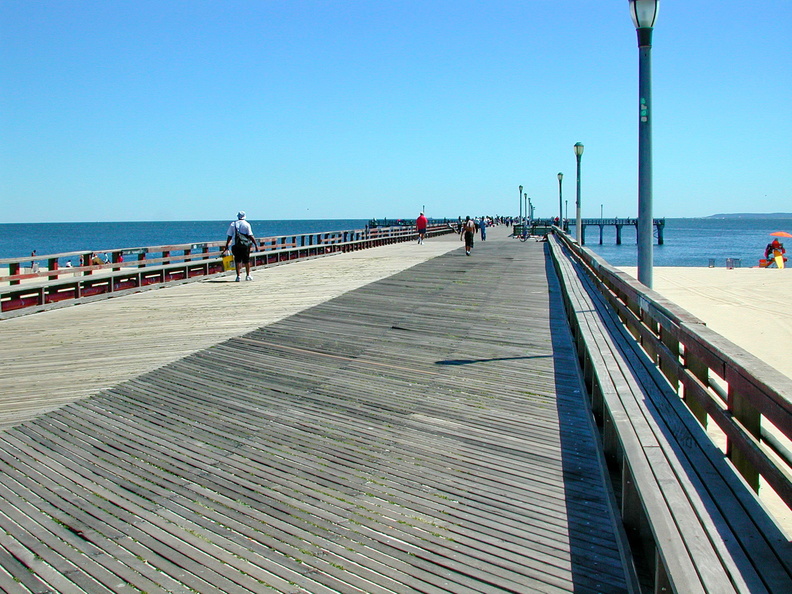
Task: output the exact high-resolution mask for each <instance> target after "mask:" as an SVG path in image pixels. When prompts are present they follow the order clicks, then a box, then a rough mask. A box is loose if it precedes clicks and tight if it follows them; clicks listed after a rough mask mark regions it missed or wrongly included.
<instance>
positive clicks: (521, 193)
mask: <svg viewBox="0 0 792 594" xmlns="http://www.w3.org/2000/svg"><path fill="white" fill-rule="evenodd" d="M520 195H522V186H520Z"/></svg>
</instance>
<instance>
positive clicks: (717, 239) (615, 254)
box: [572, 218, 792, 268]
mask: <svg viewBox="0 0 792 594" xmlns="http://www.w3.org/2000/svg"><path fill="white" fill-rule="evenodd" d="M775 231H786V232H788V233H792V218H756V219H754V218H701V219H666V225H665V232H664V236H665V243H664V244H663V245H657V239H656V238H655V245H654V265H655V266H709V263H710V260H714V265H715V267H716V268H724V267H726V260H727V259H728V258H734V259H739V260H740V263H741V266H742V267H751V266H757V265H758V264H759V259H760V258H763V257H764V249H765V246H766V245H767V244H768V243H769V242H770V241H771V240H772V239H773V237H771V236H770V233H773V232H775ZM572 232H573V234H574V227H573V228H572ZM599 241H600V233H599V227H595V226H589V227H586V247H587V248H589V249H591V250H592V251H594V252H596V253H597V254H598V255H600V256H602V257H603V258H605V259H606V260H607V261H608V262H610V263H611V264H612V265H613V266H636V264H637V260H638V258H637V248H636V235H635V227H626V226H625V227H623V228H622V245H616V229H615V227H605V228H604V229H603V239H602V245H600V243H599ZM780 241H781V242H782V243H784V242H785V240H784V239H783V238H780ZM785 247H787V249H788V250H790V251H792V239H787V240H786V246H785Z"/></svg>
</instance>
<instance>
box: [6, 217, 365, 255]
mask: <svg viewBox="0 0 792 594" xmlns="http://www.w3.org/2000/svg"><path fill="white" fill-rule="evenodd" d="M230 222H231V221H154V222H128V223H33V224H29V223H3V224H0V258H18V257H22V256H28V255H29V254H30V253H31V252H32V251H33V250H36V254H38V255H39V256H43V255H47V254H62V253H66V252H76V251H88V250H90V251H94V252H106V251H109V250H112V249H120V248H137V247H146V246H157V245H178V244H184V243H202V242H208V241H225V238H226V231H227V230H228V225H229V223H230ZM367 222H368V221H367V220H363V219H332V220H328V219H324V220H304V221H300V220H293V221H254V220H251V221H250V224H251V225H252V226H253V233H254V234H255V235H256V237H277V236H280V235H300V234H303V233H323V232H328V231H347V230H350V229H363V228H364V227H365V226H366V223H367Z"/></svg>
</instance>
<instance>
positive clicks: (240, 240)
mask: <svg viewBox="0 0 792 594" xmlns="http://www.w3.org/2000/svg"><path fill="white" fill-rule="evenodd" d="M234 229H235V233H236V238H235V239H234V243H235V244H236V245H238V246H240V247H243V248H245V249H246V250H249V249H250V248H251V247H253V242H252V241H251V240H250V237H248V236H247V235H245V234H243V233H240V232H239V225H234Z"/></svg>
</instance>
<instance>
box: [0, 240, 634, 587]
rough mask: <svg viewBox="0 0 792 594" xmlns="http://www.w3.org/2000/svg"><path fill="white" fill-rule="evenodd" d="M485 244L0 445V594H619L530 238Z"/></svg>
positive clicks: (598, 464)
mask: <svg viewBox="0 0 792 594" xmlns="http://www.w3.org/2000/svg"><path fill="white" fill-rule="evenodd" d="M490 238H491V239H490V240H488V241H487V242H478V243H477V245H476V247H475V249H474V255H473V256H471V257H466V256H465V255H464V251H463V250H461V249H451V248H452V246H453V247H455V246H457V245H459V243H458V241H457V243H456V244H450V243H447V244H446V248H445V249H444V250H440V249H439V248H438V251H439V252H443V251H444V252H445V253H441V254H440V255H437V257H434V258H432V259H429V260H427V261H425V262H422V263H418V264H416V265H414V266H412V267H410V268H408V269H406V270H404V271H402V272H398V273H396V274H393V275H391V276H387V277H386V278H382V279H380V280H377V281H376V282H372V283H369V284H365V285H364V286H360V287H358V288H355V289H353V290H350V291H347V292H344V293H343V294H340V295H338V296H335V297H333V298H332V299H329V300H325V301H323V302H321V303H318V304H316V305H314V306H312V307H310V308H308V309H304V310H302V311H300V312H297V313H294V314H293V315H289V316H287V317H283V318H282V319H279V320H277V321H273V322H271V323H266V324H261V323H258V324H255V325H253V326H251V327H252V328H256V329H254V330H252V331H251V332H248V333H244V334H242V335H239V336H233V337H232V338H229V339H227V340H223V341H221V342H219V343H217V344H214V345H212V346H208V347H206V348H201V349H199V350H196V351H195V352H192V353H191V354H186V356H182V357H180V358H177V359H176V360H173V361H171V362H168V363H167V364H165V365H164V366H161V367H159V368H156V369H153V370H149V371H146V372H145V373H142V374H140V375H138V376H136V377H129V378H125V379H124V380H123V381H121V382H120V383H117V384H116V385H113V386H110V387H107V388H105V389H103V390H101V391H99V393H97V394H95V395H94V396H91V397H88V398H82V399H79V400H76V401H74V402H71V403H69V404H66V405H65V406H61V407H60V408H57V409H55V410H50V411H48V412H44V413H41V414H36V415H34V418H31V419H29V420H26V421H25V422H22V423H20V424H17V425H15V426H11V427H8V428H7V429H5V430H4V431H2V432H0V470H1V471H2V472H0V497H2V499H3V506H2V509H0V590H4V591H8V592H48V591H54V592H125V591H128V592H138V591H143V592H189V591H192V592H224V593H230V592H271V591H277V592H288V593H301V592H307V593H325V592H361V593H369V594H374V593H384V592H427V593H440V592H444V593H455V594H456V593H466V592H471V593H472V592H481V593H484V592H489V593H494V592H573V591H574V592H620V591H626V590H627V589H628V580H627V578H626V577H625V575H626V573H627V572H626V571H625V568H624V563H623V560H622V555H621V552H620V551H621V548H620V542H621V541H620V535H619V533H618V532H617V530H616V528H615V527H614V526H615V525H616V523H615V522H614V520H613V518H612V517H611V511H610V509H611V506H610V494H609V493H608V491H607V490H606V487H605V481H604V479H603V473H602V470H601V468H602V461H601V457H600V454H599V453H598V449H597V447H596V440H595V437H594V430H593V427H592V423H591V421H590V419H589V413H588V409H587V406H586V405H585V404H584V399H585V396H584V393H583V389H582V385H581V380H580V377H579V373H578V367H577V363H576V360H575V353H574V348H573V346H572V342H571V338H570V334H569V330H568V326H567V322H566V319H565V314H564V311H563V307H562V303H561V299H560V297H559V291H560V288H559V285H558V282H557V279H556V278H555V274H554V272H553V270H552V266H551V265H550V264H549V263H548V261H547V258H546V257H545V249H546V244H543V243H537V242H526V243H522V242H518V241H515V240H510V239H507V238H505V237H504V236H503V235H501V236H500V237H499V236H498V234H497V233H491V234H490ZM410 247H412V248H416V249H417V247H416V246H410ZM377 249H380V248H377ZM449 249H450V250H451V251H448V250H449ZM316 262H318V263H317V264H315V266H318V267H320V268H321V267H323V266H324V267H326V268H325V270H326V271H327V270H332V267H333V266H334V265H337V264H338V262H340V260H338V261H336V260H335V258H328V259H324V260H323V261H316ZM290 266H291V265H290ZM287 268H288V267H283V270H284V271H285V272H287V270H286V269H287ZM328 274H332V273H331V272H330V273H328ZM259 278H261V279H262V280H261V281H259V283H260V284H257V285H255V290H257V291H261V292H262V293H265V292H266V291H267V286H266V284H265V283H264V282H263V279H264V276H260V277H259ZM200 284H203V285H204V287H203V289H204V290H205V294H204V300H206V299H212V298H214V297H211V292H212V291H213V290H214V289H216V288H217V286H211V285H210V284H209V283H197V284H196V286H198V285H200ZM254 284H255V283H250V284H249V285H245V284H243V286H241V287H240V286H233V285H230V286H229V287H223V288H224V289H229V290H230V289H242V290H254V289H250V288H248V287H251V286H253V285H254ZM195 290H200V287H199V288H198V289H195ZM168 291H170V289H163V290H159V291H156V292H154V293H153V294H157V297H158V298H160V299H168ZM228 298H229V297H228V295H227V293H224V294H223V299H228ZM124 299H127V298H120V301H122V300H124ZM93 306H94V305H93V304H90V305H82V306H78V307H76V308H74V310H75V311H78V310H84V314H85V316H86V319H90V317H91V309H90V308H92V307H93ZM171 307H173V308H174V311H177V310H178V309H179V307H180V306H179V303H178V302H176V301H175V300H174V302H173V303H172V304H171ZM52 313H54V312H52ZM41 315H49V314H36V316H41ZM34 317H35V316H31V319H32V318H34ZM39 319H42V318H39ZM94 319H96V318H94ZM12 321H13V322H15V323H16V324H17V325H16V326H14V328H15V330H16V331H23V330H24V323H23V322H24V321H23V319H18V320H12ZM215 322H216V321H215V320H211V319H209V320H207V321H206V324H207V325H208V326H211V325H212V324H213V323H215ZM103 323H106V324H111V323H116V324H118V323H120V322H119V321H118V320H117V319H116V320H104V322H103ZM220 323H222V321H221V322H220ZM160 332H161V333H162V334H163V335H164V336H166V337H167V335H168V334H169V328H168V326H167V325H166V326H163V327H161V328H160ZM173 332H176V329H173ZM165 340H170V339H169V338H165ZM49 365H50V366H54V367H57V366H59V365H62V366H68V365H69V360H65V361H53V360H50V361H49ZM19 381H20V382H21V383H27V384H29V385H31V386H35V382H36V380H35V376H34V375H31V376H30V377H23V378H19Z"/></svg>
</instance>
